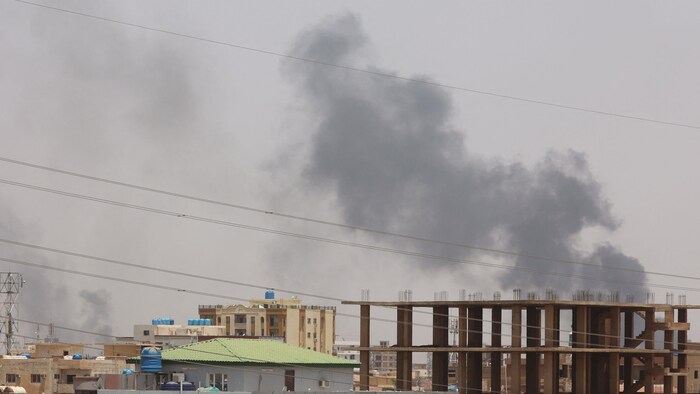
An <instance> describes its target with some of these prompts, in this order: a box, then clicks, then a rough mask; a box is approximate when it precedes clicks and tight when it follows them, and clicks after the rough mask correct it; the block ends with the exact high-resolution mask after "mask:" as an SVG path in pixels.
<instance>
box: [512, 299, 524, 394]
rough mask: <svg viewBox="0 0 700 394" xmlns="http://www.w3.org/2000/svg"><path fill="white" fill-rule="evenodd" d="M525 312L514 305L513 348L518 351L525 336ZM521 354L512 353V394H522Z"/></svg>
mask: <svg viewBox="0 0 700 394" xmlns="http://www.w3.org/2000/svg"><path fill="white" fill-rule="evenodd" d="M522 322H523V311H522V308H521V307H520V305H514V306H513V308H512V314H511V323H512V324H511V348H512V349H513V350H517V349H518V348H520V347H522V346H523V344H522V336H523V326H522ZM520 354H521V353H520V352H518V351H513V352H511V353H510V365H511V374H510V391H508V392H510V393H513V394H522V392H523V391H522V387H521V385H520Z"/></svg>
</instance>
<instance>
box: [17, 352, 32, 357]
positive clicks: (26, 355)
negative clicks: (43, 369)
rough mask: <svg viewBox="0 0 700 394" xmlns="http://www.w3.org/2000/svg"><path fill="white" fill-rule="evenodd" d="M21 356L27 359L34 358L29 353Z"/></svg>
mask: <svg viewBox="0 0 700 394" xmlns="http://www.w3.org/2000/svg"><path fill="white" fill-rule="evenodd" d="M20 356H24V357H26V358H32V355H31V354H29V353H22V354H20Z"/></svg>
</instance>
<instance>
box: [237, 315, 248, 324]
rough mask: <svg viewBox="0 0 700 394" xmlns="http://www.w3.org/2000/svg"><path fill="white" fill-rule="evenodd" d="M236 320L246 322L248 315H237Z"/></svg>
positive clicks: (240, 322) (239, 322)
mask: <svg viewBox="0 0 700 394" xmlns="http://www.w3.org/2000/svg"><path fill="white" fill-rule="evenodd" d="M234 320H235V322H236V323H238V324H242V323H243V324H244V323H245V322H246V321H247V319H246V315H235V316H234Z"/></svg>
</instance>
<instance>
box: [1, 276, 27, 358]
mask: <svg viewBox="0 0 700 394" xmlns="http://www.w3.org/2000/svg"><path fill="white" fill-rule="evenodd" d="M23 286H24V279H23V278H22V274H19V273H17V272H0V294H1V295H2V296H3V301H2V310H1V311H0V313H1V315H0V322H1V323H2V324H1V325H0V336H2V339H3V341H2V343H3V344H4V345H5V354H7V355H9V354H12V349H14V347H15V345H16V340H15V333H16V332H18V331H19V324H18V322H17V297H18V296H19V291H20V289H22V287H23Z"/></svg>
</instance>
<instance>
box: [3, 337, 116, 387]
mask: <svg viewBox="0 0 700 394" xmlns="http://www.w3.org/2000/svg"><path fill="white" fill-rule="evenodd" d="M76 353H80V354H81V355H82V354H83V353H84V347H83V346H82V345H74V344H65V343H37V344H34V345H31V347H30V352H29V354H30V355H31V358H25V357H18V356H9V357H8V356H6V357H4V358H1V359H0V371H1V373H0V385H3V386H20V387H22V388H24V389H25V390H26V392H27V394H42V393H43V394H52V393H57V394H73V393H74V389H73V384H74V380H75V378H76V377H81V376H96V375H100V374H118V373H121V372H122V371H123V370H124V369H126V368H128V365H127V364H126V361H125V359H124V358H109V359H108V358H105V357H99V358H96V359H73V358H72V355H73V354H76Z"/></svg>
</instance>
